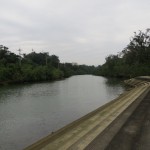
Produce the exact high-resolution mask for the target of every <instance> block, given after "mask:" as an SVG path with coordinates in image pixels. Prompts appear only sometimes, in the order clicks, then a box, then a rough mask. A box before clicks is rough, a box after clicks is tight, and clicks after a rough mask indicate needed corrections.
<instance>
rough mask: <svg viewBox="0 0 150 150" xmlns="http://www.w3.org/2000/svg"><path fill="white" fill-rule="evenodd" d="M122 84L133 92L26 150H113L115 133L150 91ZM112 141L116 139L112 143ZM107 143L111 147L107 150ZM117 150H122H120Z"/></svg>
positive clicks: (144, 85) (148, 86) (145, 86)
mask: <svg viewBox="0 0 150 150" xmlns="http://www.w3.org/2000/svg"><path fill="white" fill-rule="evenodd" d="M126 82H128V83H130V84H131V85H134V88H133V89H131V90H130V91H126V92H125V93H123V94H122V95H121V96H120V97H118V98H117V99H115V100H113V101H111V102H110V103H108V104H106V105H104V106H102V107H100V108H98V109H97V110H95V111H93V112H91V113H89V114H88V115H86V116H84V117H82V118H81V119H79V120H77V121H75V122H73V123H71V124H69V125H67V126H65V127H64V128H62V129H60V130H58V131H57V132H55V133H54V134H51V135H49V136H47V137H45V138H43V139H42V140H40V141H38V142H36V143H35V144H33V145H31V146H29V147H28V148H26V150H66V149H70V150H82V149H89V150H91V149H94V150H95V149H98V150H102V149H111V147H114V149H113V150H116V147H115V145H116V143H118V142H119V141H118V140H117V139H120V137H119V136H118V137H116V136H117V133H119V132H120V133H122V132H121V131H119V130H120V129H122V127H123V125H124V124H125V122H126V121H127V120H128V119H129V117H130V116H132V113H133V112H134V110H135V109H136V108H137V107H138V106H139V104H140V103H142V100H143V98H144V97H145V96H146V95H147V93H148V92H149V89H150V83H149V82H148V81H143V80H139V79H132V80H128V81H126ZM135 122H136V120H135ZM131 129H132V128H131ZM129 131H130V128H129ZM131 132H133V131H131ZM120 136H121V134H120ZM114 137H116V138H115V140H114ZM113 141H114V142H113ZM139 141H140V139H139ZM109 143H111V145H112V146H111V145H110V146H109ZM141 143H142V139H141ZM121 144H123V143H121ZM121 144H120V145H121ZM123 145H124V144H123ZM118 150H124V149H122V147H121V148H119V149H118Z"/></svg>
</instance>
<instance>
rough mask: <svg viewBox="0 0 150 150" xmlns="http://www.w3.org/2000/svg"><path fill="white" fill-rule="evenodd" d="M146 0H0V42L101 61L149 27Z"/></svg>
mask: <svg viewBox="0 0 150 150" xmlns="http://www.w3.org/2000/svg"><path fill="white" fill-rule="evenodd" d="M149 6H150V0H0V45H4V46H7V47H9V50H10V51H12V52H15V53H16V54H18V49H19V48H20V49H21V50H22V53H30V52H32V50H34V51H35V52H49V54H50V55H53V54H55V55H57V56H59V59H60V61H61V62H76V63H78V64H86V65H96V66H97V65H102V64H103V63H104V62H105V57H107V56H108V55H110V54H118V52H121V51H122V50H123V49H124V48H125V47H126V46H127V44H129V42H130V38H131V37H132V36H133V35H134V34H133V33H134V32H135V31H136V32H138V31H139V30H142V31H145V30H146V29H147V28H149V27H150V9H149Z"/></svg>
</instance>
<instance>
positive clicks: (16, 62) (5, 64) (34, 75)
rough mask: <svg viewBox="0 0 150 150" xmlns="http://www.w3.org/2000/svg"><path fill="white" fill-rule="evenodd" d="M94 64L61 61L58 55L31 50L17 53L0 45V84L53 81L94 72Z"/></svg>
mask: <svg viewBox="0 0 150 150" xmlns="http://www.w3.org/2000/svg"><path fill="white" fill-rule="evenodd" d="M94 70H95V67H94V66H86V65H76V64H72V63H64V64H62V63H60V61H59V58H58V56H55V55H51V56H50V55H49V54H48V53H36V52H31V53H29V54H23V56H20V55H16V54H14V53H12V52H10V51H9V50H8V48H7V47H5V46H2V45H1V46H0V84H3V83H11V82H37V81H38V82H39V81H51V80H57V79H62V78H64V77H69V76H72V75H81V74H92V73H93V72H94Z"/></svg>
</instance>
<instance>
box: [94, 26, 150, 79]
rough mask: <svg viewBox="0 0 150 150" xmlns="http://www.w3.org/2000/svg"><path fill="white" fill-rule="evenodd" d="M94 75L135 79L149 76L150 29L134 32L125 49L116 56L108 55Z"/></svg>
mask: <svg viewBox="0 0 150 150" xmlns="http://www.w3.org/2000/svg"><path fill="white" fill-rule="evenodd" d="M95 74H96V75H102V76H109V77H127V78H128V77H135V76H144V75H150V29H147V30H146V32H142V31H139V32H138V33H136V32H134V36H133V37H132V38H131V40H130V43H129V44H128V45H127V47H126V48H125V49H124V50H122V52H121V53H119V54H118V55H109V56H108V57H106V62H105V63H104V64H103V65H102V66H98V67H97V69H96V71H95Z"/></svg>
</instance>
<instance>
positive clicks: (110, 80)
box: [105, 78, 124, 87]
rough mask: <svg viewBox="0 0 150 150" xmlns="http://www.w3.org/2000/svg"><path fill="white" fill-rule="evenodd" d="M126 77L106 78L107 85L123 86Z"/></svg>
mask: <svg viewBox="0 0 150 150" xmlns="http://www.w3.org/2000/svg"><path fill="white" fill-rule="evenodd" d="M123 81H124V79H118V78H107V79H106V80H105V83H106V85H108V86H111V87H114V86H118V85H121V86H123V85H124V82H123Z"/></svg>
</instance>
